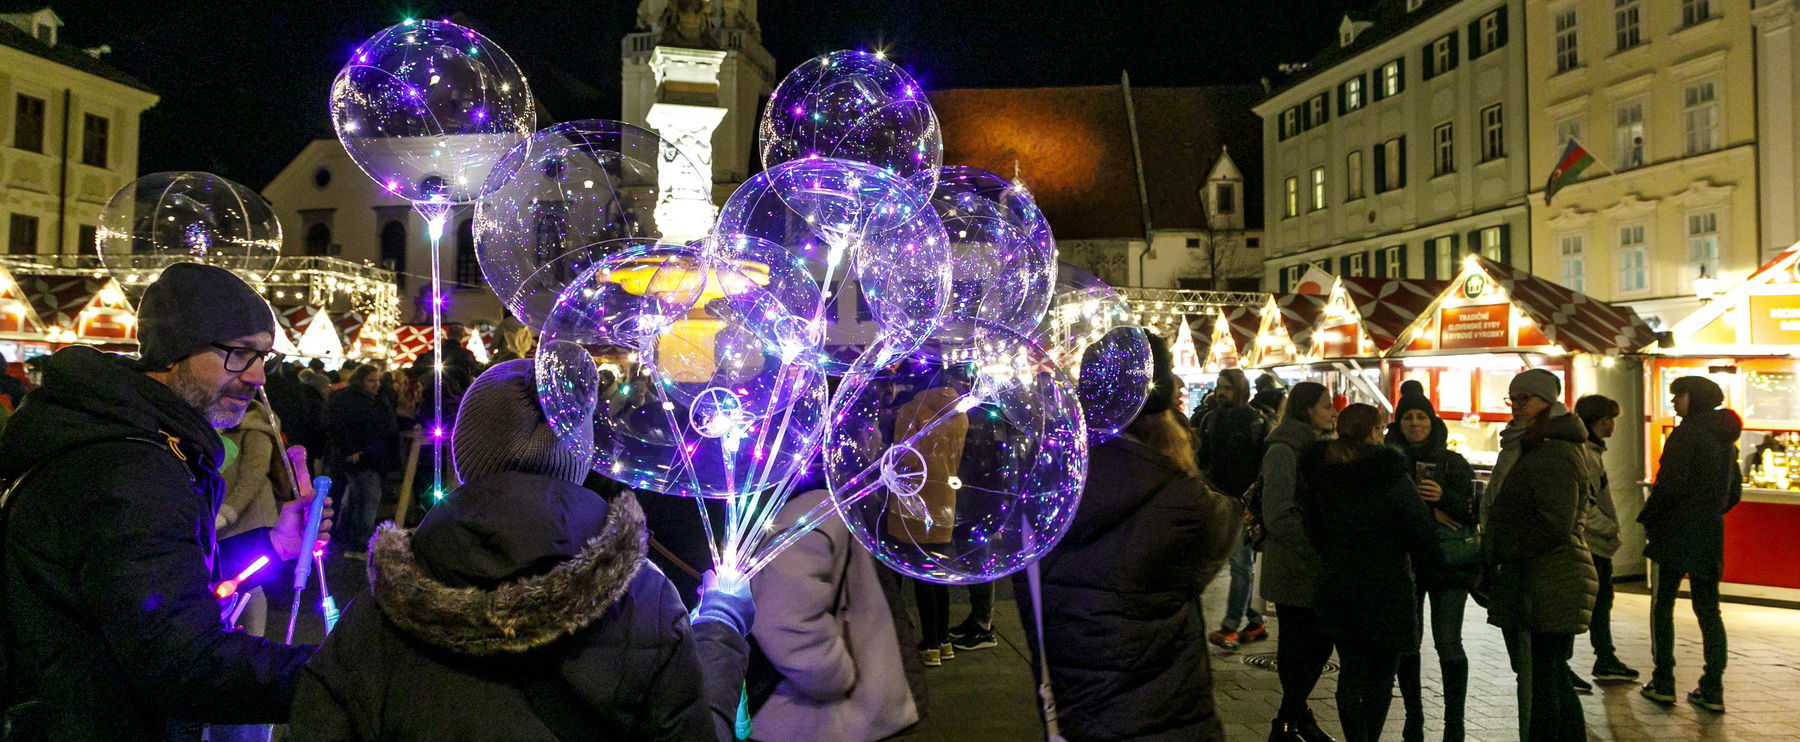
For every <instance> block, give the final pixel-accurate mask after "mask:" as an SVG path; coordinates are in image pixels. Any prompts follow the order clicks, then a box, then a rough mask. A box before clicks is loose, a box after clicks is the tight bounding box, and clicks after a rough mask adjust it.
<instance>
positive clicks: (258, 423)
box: [217, 401, 293, 538]
mask: <svg viewBox="0 0 1800 742" xmlns="http://www.w3.org/2000/svg"><path fill="white" fill-rule="evenodd" d="M222 435H223V436H224V437H226V438H228V439H230V440H232V441H233V442H235V443H237V446H238V455H237V458H235V459H233V460H232V461H231V463H229V464H226V465H225V469H224V471H223V472H221V473H222V474H223V475H224V476H225V501H224V502H223V503H221V504H220V505H219V516H218V519H217V525H218V527H219V537H220V538H225V537H228V536H235V535H237V534H240V533H243V532H245V531H248V530H251V529H255V528H271V527H274V525H275V520H276V519H277V518H278V517H280V515H281V502H282V501H284V500H291V499H293V492H292V490H293V487H292V486H291V485H290V486H287V487H280V488H278V487H276V478H285V477H286V476H287V475H286V474H285V473H284V472H285V471H286V470H285V469H280V468H279V467H278V466H277V464H276V460H275V457H276V456H280V455H283V454H281V453H279V452H278V451H279V449H280V448H281V441H280V440H279V439H278V437H277V436H276V434H275V422H274V420H273V419H271V418H270V416H269V407H268V405H265V404H263V403H262V402H260V401H252V402H251V403H250V409H249V410H248V411H246V412H245V413H244V420H243V422H240V423H238V425H237V427H235V428H232V429H230V430H227V431H225V432H224V433H223V434H222ZM278 490H279V492H278Z"/></svg>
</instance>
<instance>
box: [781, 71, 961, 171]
mask: <svg viewBox="0 0 1800 742" xmlns="http://www.w3.org/2000/svg"><path fill="white" fill-rule="evenodd" d="M758 138H759V139H760V141H761V145H762V160H763V167H765V168H772V167H775V166H776V165H779V164H781V163H783V162H788V161H791V160H800V159H806V158H809V157H834V158H837V159H840V160H854V161H857V162H864V163H868V164H870V165H874V166H876V167H880V168H883V169H886V170H888V171H890V172H893V173H895V174H897V175H899V176H901V177H903V178H916V177H919V176H924V177H925V178H926V179H927V180H929V179H930V178H931V177H932V174H933V173H935V172H936V171H937V168H938V165H940V164H941V163H942V162H943V160H944V138H943V133H942V132H941V131H940V130H939V129H938V119H937V113H936V112H935V111H933V110H931V104H930V103H929V102H927V101H926V100H925V93H924V90H923V89H921V88H920V87H919V83H918V82H917V81H915V80H913V78H912V76H911V75H908V74H906V72H904V71H902V70H901V69H900V68H899V67H896V66H894V64H893V63H891V62H889V61H887V60H886V59H883V58H881V57H880V56H878V55H874V54H870V53H868V52H853V51H839V52H832V53H830V54H827V55H825V56H822V57H814V58H812V59H809V60H807V61H806V62H804V63H802V64H801V65H800V66H799V67H796V68H794V71H793V72H790V73H788V76H787V77H785V78H783V79H782V81H781V84H780V85H779V86H777V87H776V88H775V92H774V93H772V94H771V95H770V96H769V103H768V105H767V106H766V107H764V108H763V118H762V126H761V128H760V129H759V131H758ZM925 190H926V192H930V190H931V189H930V186H929V183H927V184H926V188H925Z"/></svg>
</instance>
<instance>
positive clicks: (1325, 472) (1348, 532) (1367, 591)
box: [1299, 404, 1438, 742]
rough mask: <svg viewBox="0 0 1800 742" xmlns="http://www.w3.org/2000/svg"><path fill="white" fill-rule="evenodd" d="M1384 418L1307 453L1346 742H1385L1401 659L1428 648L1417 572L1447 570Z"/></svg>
mask: <svg viewBox="0 0 1800 742" xmlns="http://www.w3.org/2000/svg"><path fill="white" fill-rule="evenodd" d="M1381 422H1382V420H1381V411H1380V410H1377V409H1375V408H1374V407H1371V406H1369V405H1366V404H1353V405H1349V406H1347V407H1345V408H1344V411H1343V412H1340V413H1338V417H1337V438H1336V439H1333V440H1326V441H1317V442H1314V443H1312V444H1310V445H1308V446H1307V447H1306V448H1305V449H1304V450H1302V451H1301V452H1300V477H1299V481H1300V488H1299V499H1300V509H1301V512H1302V514H1303V516H1304V518H1305V522H1306V532H1307V536H1308V538H1309V539H1310V540H1311V541H1312V543H1313V546H1314V548H1316V549H1317V550H1318V553H1319V572H1318V594H1317V595H1316V596H1315V602H1314V606H1313V607H1314V610H1316V611H1317V612H1318V615H1319V620H1320V622H1321V623H1323V624H1324V626H1325V627H1326V630H1327V631H1329V632H1330V633H1331V638H1332V641H1333V642H1334V643H1335V644H1336V645H1337V652H1338V660H1339V663H1340V665H1341V667H1340V669H1339V673H1338V683H1337V704H1338V719H1339V721H1340V723H1342V724H1343V727H1344V739H1345V740H1347V742H1376V740H1379V739H1381V727H1382V725H1383V724H1384V723H1385V722H1386V721H1387V712H1388V705H1389V704H1390V703H1391V702H1392V700H1393V694H1394V673H1395V671H1396V670H1397V669H1398V668H1399V665H1400V656H1401V655H1402V654H1405V653H1407V652H1409V651H1416V650H1417V649H1418V646H1419V611H1418V603H1417V602H1416V598H1415V595H1416V592H1415V590H1416V588H1415V587H1414V584H1413V565H1415V564H1419V565H1426V564H1433V563H1435V562H1437V561H1438V556H1437V548H1438V546H1437V534H1436V532H1435V530H1434V529H1433V527H1432V525H1433V524H1432V521H1431V515H1430V512H1431V511H1430V509H1429V508H1427V507H1426V506H1425V502H1424V501H1423V500H1421V499H1419V495H1418V490H1417V488H1416V486H1415V485H1414V484H1413V481H1412V478H1411V477H1410V476H1409V475H1408V472H1407V468H1408V467H1407V461H1406V457H1404V456H1402V455H1400V453H1399V452H1397V451H1395V450H1393V449H1391V448H1388V447H1387V446H1385V445H1382V444H1381V442H1380V441H1381V438H1382V430H1381Z"/></svg>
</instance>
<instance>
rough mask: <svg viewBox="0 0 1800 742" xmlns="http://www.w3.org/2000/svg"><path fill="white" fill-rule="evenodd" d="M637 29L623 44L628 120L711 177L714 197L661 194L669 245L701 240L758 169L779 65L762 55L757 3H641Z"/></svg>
mask: <svg viewBox="0 0 1800 742" xmlns="http://www.w3.org/2000/svg"><path fill="white" fill-rule="evenodd" d="M637 28H638V30H637V32H635V33H632V34H630V35H628V36H626V37H625V40H624V42H623V43H624V55H623V70H622V73H623V99H622V101H621V102H622V104H623V105H622V114H623V117H624V120H625V121H626V122H627V123H631V124H636V125H638V126H642V127H645V128H648V129H652V130H654V131H656V132H657V133H658V134H660V135H662V137H663V139H665V140H667V141H670V142H674V143H675V145H676V146H678V147H680V148H681V150H682V152H684V153H685V154H686V155H687V156H688V157H689V158H690V159H692V160H694V161H695V164H696V165H698V166H700V168H701V169H702V170H707V171H710V172H711V173H712V175H713V184H712V192H711V193H706V194H699V193H680V192H677V191H676V190H674V189H670V188H663V189H662V202H660V203H658V204H657V214H656V223H657V224H658V225H663V235H662V236H663V238H664V239H668V240H673V241H685V240H690V239H694V238H695V237H699V236H700V235H702V234H704V233H705V232H706V230H707V229H708V228H709V227H710V226H711V224H712V221H713V217H714V216H715V215H716V214H717V207H716V206H715V204H717V203H719V202H722V201H723V200H724V199H725V198H726V197H728V196H729V195H731V192H732V191H733V190H735V189H736V188H737V186H738V185H739V184H741V183H743V182H744V180H745V179H746V178H748V177H749V176H750V173H751V171H752V170H753V169H754V162H755V160H756V158H757V152H756V121H757V117H758V116H760V115H761V114H762V106H763V102H764V101H765V100H766V99H767V98H768V95H769V92H770V91H771V90H773V89H774V81H775V60H774V59H773V58H772V57H770V56H769V52H768V50H766V49H764V48H763V46H762V31H761V29H760V28H759V27H758V26H757V24H756V0H639V2H638V13H637Z"/></svg>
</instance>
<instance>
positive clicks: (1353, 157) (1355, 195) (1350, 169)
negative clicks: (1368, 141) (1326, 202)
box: [1344, 149, 1363, 201]
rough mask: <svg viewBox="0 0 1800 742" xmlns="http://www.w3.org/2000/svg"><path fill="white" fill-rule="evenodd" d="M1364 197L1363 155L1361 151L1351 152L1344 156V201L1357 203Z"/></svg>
mask: <svg viewBox="0 0 1800 742" xmlns="http://www.w3.org/2000/svg"><path fill="white" fill-rule="evenodd" d="M1362 197H1363V153H1362V150H1360V149H1353V150H1350V154H1347V155H1344V200H1345V201H1355V200H1356V199H1359V198H1362Z"/></svg>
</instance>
